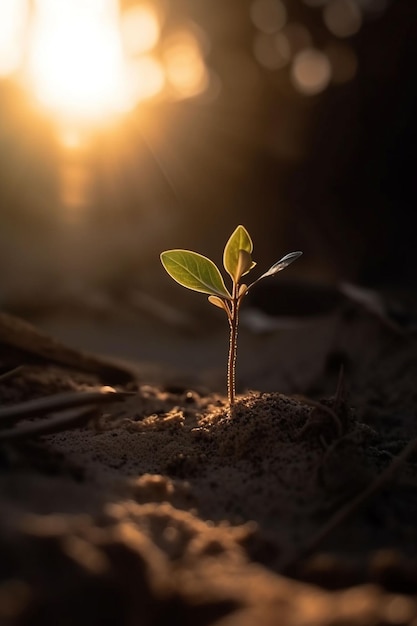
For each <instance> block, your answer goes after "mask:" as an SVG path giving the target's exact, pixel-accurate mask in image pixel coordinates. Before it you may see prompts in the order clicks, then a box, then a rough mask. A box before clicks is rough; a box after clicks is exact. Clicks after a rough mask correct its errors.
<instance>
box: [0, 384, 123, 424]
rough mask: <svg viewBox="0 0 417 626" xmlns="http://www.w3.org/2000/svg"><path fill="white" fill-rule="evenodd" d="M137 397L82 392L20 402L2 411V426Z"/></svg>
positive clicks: (114, 393) (118, 392)
mask: <svg viewBox="0 0 417 626" xmlns="http://www.w3.org/2000/svg"><path fill="white" fill-rule="evenodd" d="M131 395H135V393H134V392H125V391H123V392H122V391H108V390H107V389H104V390H102V391H81V392H65V393H58V394H56V395H53V396H48V397H46V398H37V399H36V400H28V401H27V402H20V403H19V404H13V405H11V406H6V407H3V408H2V409H0V425H1V426H9V425H11V424H14V423H15V422H18V421H20V420H22V419H26V418H29V417H35V416H37V415H45V414H48V413H56V412H58V411H63V410H65V409H70V408H74V407H80V406H88V405H91V404H101V403H105V402H117V401H118V400H121V399H124V398H126V397H128V396H131Z"/></svg>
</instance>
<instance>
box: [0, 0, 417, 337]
mask: <svg viewBox="0 0 417 626" xmlns="http://www.w3.org/2000/svg"><path fill="white" fill-rule="evenodd" d="M416 59H417V3H416V2H415V1H414V0H395V1H393V0H155V1H151V0H143V1H136V0H1V1H0V303H1V306H2V308H3V309H5V310H10V311H15V312H22V311H23V312H25V311H32V313H33V312H36V311H39V310H41V309H46V308H48V307H54V306H56V305H58V304H59V303H60V302H61V303H62V302H66V303H67V304H68V302H71V303H72V305H74V302H76V301H82V300H83V301H89V302H90V305H91V306H93V305H92V304H91V302H92V301H94V306H95V307H96V308H97V309H100V307H102V308H103V309H104V308H105V307H106V306H107V303H108V298H109V297H110V296H111V299H112V301H113V302H116V301H117V303H118V306H121V305H122V303H123V302H124V301H126V300H127V299H129V298H130V300H129V301H130V302H133V301H135V303H136V306H137V307H139V308H140V309H141V310H147V311H150V312H151V314H155V315H157V316H159V317H160V318H161V319H163V320H164V319H165V320H166V321H167V322H168V321H172V320H174V323H177V324H178V325H179V326H181V324H183V325H187V317H186V315H185V316H183V317H181V316H182V315H183V312H180V311H179V310H178V311H177V309H176V307H175V306H172V304H173V302H174V304H175V299H176V298H177V297H178V298H179V297H180V296H179V291H180V288H179V287H178V286H176V285H174V284H172V285H171V282H170V279H169V278H168V277H167V276H166V275H164V272H163V270H162V268H161V266H160V263H159V253H160V251H161V250H163V249H165V248H172V247H186V248H191V249H194V250H198V251H200V252H202V253H204V254H206V255H208V256H211V257H212V258H213V259H214V260H215V261H217V262H219V263H220V262H221V255H222V250H223V246H224V243H225V241H226V240H227V238H228V236H229V234H230V233H231V231H232V230H233V229H234V227H235V226H236V225H237V224H239V223H242V224H244V225H245V226H246V227H247V228H248V230H249V232H250V233H251V235H252V237H253V240H254V242H255V253H254V257H255V259H256V260H257V261H258V265H259V266H260V267H261V268H266V267H268V266H269V265H270V264H271V263H272V262H274V261H275V260H276V259H277V258H279V257H280V256H282V255H283V254H285V253H286V252H289V251H290V250H293V249H300V250H303V251H304V256H303V257H302V260H301V261H298V262H297V263H296V264H294V266H292V268H291V272H292V277H298V278H300V279H302V280H307V281H310V282H311V281H313V282H316V283H320V284H322V283H324V284H329V283H330V284H334V283H337V282H338V281H342V280H344V281H351V282H354V283H357V284H359V285H363V286H367V287H373V288H379V287H381V286H394V287H401V288H414V287H415V286H416V272H415V263H414V258H413V252H414V247H415V233H414V230H413V224H414V220H413V217H414V216H413V214H414V211H415V206H416V200H417V182H416V181H417V175H416V128H417V126H416V104H417V102H416V100H417V73H416V70H415V60H416ZM289 271H290V270H288V272H289ZM133 293H134V294H135V296H134V298H133V296H132V294H133ZM109 294H110V296H109ZM188 296H190V299H189V300H188V299H187V298H188ZM181 297H182V296H181ZM184 297H185V298H186V300H185V302H186V308H187V307H188V303H190V306H193V304H192V303H193V302H194V300H193V299H194V298H197V296H196V295H194V294H187V296H184ZM77 298H78V300H77ZM164 299H165V304H163V301H164ZM173 299H174V300H173ZM167 300H168V303H167ZM168 305H169V306H168ZM204 306H205V304H204ZM216 313H218V312H216Z"/></svg>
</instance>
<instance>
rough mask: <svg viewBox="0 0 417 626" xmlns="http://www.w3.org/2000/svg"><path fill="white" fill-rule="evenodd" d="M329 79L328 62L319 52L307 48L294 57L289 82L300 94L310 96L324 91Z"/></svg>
mask: <svg viewBox="0 0 417 626" xmlns="http://www.w3.org/2000/svg"><path fill="white" fill-rule="evenodd" d="M331 77H332V69H331V65H330V61H329V59H328V57H327V55H326V54H324V53H323V52H320V50H316V49H315V48H307V49H305V50H302V51H301V52H299V53H298V54H297V55H296V56H295V57H294V60H293V64H292V67H291V80H292V82H293V85H294V87H295V88H296V89H297V90H298V91H299V92H300V93H302V94H304V95H308V96H311V95H315V94H318V93H320V92H322V91H324V89H326V87H327V86H328V85H329V83H330V80H331Z"/></svg>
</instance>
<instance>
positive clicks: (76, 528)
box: [0, 294, 417, 626]
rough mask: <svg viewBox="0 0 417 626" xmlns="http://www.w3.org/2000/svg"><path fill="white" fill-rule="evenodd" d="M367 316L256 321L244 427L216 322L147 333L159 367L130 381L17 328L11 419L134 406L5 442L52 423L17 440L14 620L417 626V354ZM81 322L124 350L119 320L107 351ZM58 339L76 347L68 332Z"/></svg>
mask: <svg viewBox="0 0 417 626" xmlns="http://www.w3.org/2000/svg"><path fill="white" fill-rule="evenodd" d="M333 295H334V294H333ZM323 297H324V296H323V294H321V296H320V298H319V299H320V300H321V301H323ZM310 301H311V296H310ZM371 308H372V307H371ZM368 309H369V307H368V306H366V307H363V306H359V305H358V304H357V303H352V302H351V301H350V300H347V299H344V298H341V297H340V294H338V295H337V297H336V296H335V297H333V298H330V300H329V303H328V306H327V307H325V308H324V310H320V311H314V312H313V313H314V315H313V314H312V315H311V316H310V317H309V316H307V319H306V320H304V322H303V323H301V324H295V325H293V327H292V328H291V330H290V331H288V330H287V331H285V332H284V331H283V330H269V331H268V332H267V333H263V334H255V333H253V332H252V331H250V330H248V328H246V329H245V327H244V324H242V332H241V346H240V348H241V353H240V355H239V356H240V357H241V358H240V361H239V381H240V391H241V392H242V393H241V394H240V395H239V397H238V402H237V405H236V407H235V410H234V413H233V415H231V414H230V412H229V410H228V407H227V403H226V399H225V397H224V396H223V395H222V394H221V393H220V391H221V389H222V385H223V373H224V372H223V370H222V368H221V367H218V365H219V364H218V363H217V362H216V361H215V360H213V362H211V361H210V359H211V356H210V355H212V354H214V352H216V350H217V348H218V346H220V344H221V341H224V329H223V328H222V329H221V330H220V328H219V329H218V328H217V326H216V322H215V323H213V326H210V325H208V326H207V327H206V328H207V329H208V330H207V331H206V333H205V334H204V335H203V336H200V337H199V336H198V334H196V335H195V336H194V335H193V336H191V337H185V338H184V337H181V336H179V335H178V332H177V331H175V332H174V330H172V329H171V330H169V329H167V326H166V324H165V325H160V326H159V327H158V323H157V322H155V321H153V322H152V323H151V322H149V318H147V320H148V321H147V322H146V320H144V321H143V324H142V325H141V329H142V335H141V336H139V337H136V338H135V340H134V341H133V340H131V341H132V345H133V344H134V345H138V344H139V345H140V346H141V347H142V350H143V352H142V355H144V359H143V361H140V359H135V366H134V367H131V364H129V367H125V365H123V366H121V369H120V370H118V368H117V366H116V365H115V366H114V368H112V367H110V365H109V364H108V363H107V364H104V365H103V363H102V362H101V361H100V359H98V360H97V361H95V360H94V359H93V360H91V359H90V360H89V359H87V360H86V359H85V357H84V356H83V357H80V358H79V360H78V361H77V358H78V357H79V355H78V353H77V351H76V350H74V352H73V353H70V354H68V353H66V352H65V348H64V347H62V346H59V345H58V346H55V347H54V350H52V349H51V347H50V346H49V349H45V345H44V343H43V342H44V341H45V338H41V340H39V338H38V339H37V340H36V341H37V342H38V343H36V341H35V340H34V336H36V333H35V334H32V335H31V333H30V331H28V329H26V331H27V333H26V334H25V333H24V332H23V331H22V329H21V328H20V329H19V332H16V333H15V335H16V337H19V339H18V340H17V339H16V337H15V338H14V339H10V337H12V336H13V333H12V332H10V323H11V322H10V319H6V318H5V319H3V321H2V323H3V326H4V325H5V326H6V327H7V326H8V325H9V326H8V327H7V328H6V331H5V332H4V333H2V334H1V335H0V340H1V341H2V343H1V352H0V355H1V361H2V369H3V370H4V371H7V370H9V369H10V368H11V367H13V366H16V365H21V366H22V365H23V367H21V368H20V369H19V370H16V371H15V372H14V374H13V373H12V374H11V375H8V376H6V377H4V378H2V379H0V394H1V402H2V406H3V407H11V406H13V405H14V404H16V403H17V402H21V401H25V400H29V399H34V398H44V397H46V396H49V395H51V394H55V393H58V392H63V391H72V392H79V391H91V390H98V389H100V388H101V386H102V385H103V384H111V385H112V386H113V388H114V389H116V390H123V391H126V390H128V391H130V392H133V393H132V395H131V396H128V397H127V398H126V399H124V400H120V401H117V402H113V403H110V404H108V403H106V404H105V405H103V406H101V405H100V406H99V407H98V408H97V411H96V413H95V414H94V416H93V419H91V420H90V422H89V423H88V424H86V425H85V426H81V427H78V428H73V429H67V430H64V431H62V432H58V433H56V434H51V435H47V436H43V437H37V438H34V437H28V436H26V437H22V438H21V439H19V440H10V438H9V435H8V434H6V435H4V433H13V432H15V431H16V429H19V428H23V429H25V428H27V427H28V425H31V424H34V423H36V424H40V423H41V422H42V423H47V421H48V420H50V419H51V418H50V417H38V418H36V420H35V419H32V420H26V421H23V422H20V423H18V424H15V425H14V426H10V425H9V426H6V425H4V426H3V427H2V428H1V430H0V511H1V515H0V554H1V559H0V578H1V583H0V624H2V625H3V624H5V625H7V626H17V625H19V626H20V625H23V626H26V625H32V624H34V625H38V624H39V625H41V624H42V625H44V624H45V625H49V624H51V625H54V626H56V625H61V624H62V625H72V624H77V626H80V625H81V626H82V625H83V624H86V625H87V624H88V625H89V626H94V625H97V626H99V625H100V626H101V625H104V624H109V625H117V626H119V625H120V626H124V625H131V624H132V625H133V624H146V625H148V624H149V625H158V626H162V625H164V624H172V623H179V624H185V625H187V624H190V625H191V624H193V625H196V626H199V625H206V624H207V625H209V624H210V625H212V624H213V625H214V624H215V625H216V626H252V625H253V624H258V625H259V626H269V625H273V624H280V625H284V626H286V625H293V624H294V625H297V626H300V625H301V626H302V625H306V626H307V625H308V626H313V625H316V624H317V626H319V625H320V626H323V625H326V624H329V625H330V624H332V625H342V624H343V625H349V624H357V625H358V626H359V625H364V626H367V625H368V624H369V625H371V624H372V625H378V624H380V625H385V624H393V625H394V624H395V625H401V624H417V601H416V595H415V594H416V592H417V565H416V563H417V560H416V556H417V554H416V553H417V524H416V519H417V452H416V451H415V450H413V449H411V447H410V442H412V441H413V439H414V438H415V437H417V416H416V410H417V391H416V387H415V381H416V379H417V341H416V336H415V334H414V331H413V330H412V329H411V330H410V324H409V322H410V320H407V327H405V325H404V324H403V323H402V325H401V326H398V315H397V317H396V318H395V320H394V318H393V317H390V316H389V315H385V314H384V315H382V316H381V314H380V313H377V312H375V311H374V312H370V311H369V310H368ZM213 319H216V318H213ZM270 321H271V320H270ZM401 321H402V322H403V321H404V320H403V318H402V320H401ZM146 323H147V324H148V326H146ZM83 324H84V333H85V335H84V337H85V339H84V340H83V342H82V343H83V346H85V347H87V348H89V349H92V348H94V345H93V344H94V343H95V342H96V343H99V345H100V347H101V348H102V349H101V352H103V353H104V352H108V353H110V352H112V350H111V346H109V342H111V341H114V342H116V339H115V334H114V333H113V334H112V333H110V330H109V329H110V327H111V325H110V323H109V322H108V321H107V322H103V320H101V324H102V326H103V327H104V331H103V333H102V338H103V337H107V339H102V343H100V342H99V339H100V334H99V332H98V330H97V329H98V328H99V327H100V324H97V323H96V324H94V322H91V321H90V322H83ZM106 324H107V326H106ZM41 325H43V327H44V328H45V329H47V330H49V331H51V330H53V332H54V335H55V336H57V335H58V336H61V338H63V339H70V338H69V337H68V329H69V328H70V326H69V324H68V322H67V321H66V320H65V319H64V318H62V317H61V318H60V319H58V318H56V317H54V319H53V320H52V318H50V319H47V318H44V319H43V321H42V324H41ZM71 328H73V327H71ZM88 328H90V329H94V330H91V332H88V333H87V332H86V329H88ZM112 328H113V330H114V327H112ZM123 328H124V330H123V331H121V332H120V333H119V336H118V337H119V340H120V341H121V338H123V332H124V333H125V334H126V341H127V337H128V330H126V328H127V329H129V324H128V323H125V324H124V325H123ZM26 331H25V332H26ZM72 332H75V331H72ZM77 337H78V341H79V342H81V341H82V334H80V333H79V334H78V335H77ZM156 337H158V338H159V341H160V352H159V353H158V351H156V353H155V354H156V358H158V355H159V356H160V357H161V363H162V361H163V354H164V351H165V354H167V355H168V356H169V359H167V361H166V363H165V366H164V367H162V366H158V364H157V361H154V363H153V364H152V363H150V361H149V355H151V352H149V353H147V352H146V350H147V342H148V343H150V342H151V341H152V339H153V341H154V351H155V341H156V339H155V338H156ZM106 341H107V343H106ZM70 343H71V341H70ZM74 343H75V342H74V341H73V342H72V344H73V345H74ZM17 344H19V345H17ZM42 345H43V346H44V347H43V349H42ZM223 352H224V346H223ZM129 356H132V357H133V356H135V357H136V356H138V355H129ZM222 356H224V355H223V354H222V355H221V357H222ZM175 358H177V361H176V360H175ZM205 358H206V360H204V359H205ZM132 362H133V359H132ZM219 362H220V361H219ZM204 364H206V367H204ZM180 365H181V367H180ZM341 365H343V370H344V376H343V377H342V379H340V377H339V374H340V366H341ZM116 379H117V380H116ZM338 380H339V384H338ZM121 381H122V382H121ZM340 381H341V382H340ZM245 387H246V388H252V389H254V390H255V391H251V392H245V391H244V388H245ZM277 390H279V392H278V391H277ZM1 437H3V441H1ZM407 446H409V448H408V450H409V454H408V455H407V457H406V458H405V459H404V461H403V462H402V463H401V464H398V467H396V471H390V470H389V469H388V468H390V467H392V463H395V459H396V458H397V457H398V455H400V454H401V453H402V451H403V450H404V449H406V447H407ZM416 447H417V446H416ZM381 477H382V480H381ZM378 481H379V484H378ZM374 487H375V488H374ZM361 494H362V495H363V498H362V501H359V500H358V496H359V499H360V496H361Z"/></svg>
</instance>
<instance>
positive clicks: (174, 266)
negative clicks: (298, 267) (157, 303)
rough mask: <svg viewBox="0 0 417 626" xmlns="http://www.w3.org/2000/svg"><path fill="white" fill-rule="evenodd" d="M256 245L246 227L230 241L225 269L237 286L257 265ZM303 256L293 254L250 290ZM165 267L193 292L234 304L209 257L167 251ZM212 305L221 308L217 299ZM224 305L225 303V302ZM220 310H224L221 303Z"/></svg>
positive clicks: (233, 235)
mask: <svg viewBox="0 0 417 626" xmlns="http://www.w3.org/2000/svg"><path fill="white" fill-rule="evenodd" d="M252 250H253V243H252V239H251V238H250V235H249V233H248V231H247V230H246V228H245V227H244V226H238V227H237V228H236V229H235V230H234V232H233V233H232V234H231V236H230V237H229V240H228V242H227V243H226V246H225V248H224V252H223V265H224V267H225V269H226V271H227V273H228V274H229V275H230V276H231V278H232V280H233V282H234V284H239V281H240V279H241V278H242V276H244V275H245V274H247V273H248V272H249V271H250V270H251V269H252V268H253V267H255V265H256V263H255V262H254V261H252V256H251V253H252ZM301 254H302V253H301V252H291V253H290V254H287V255H286V256H284V257H283V258H282V259H280V260H279V261H277V262H276V263H274V265H272V266H271V267H270V268H269V270H268V271H267V272H265V273H264V274H262V276H260V277H259V278H258V279H257V280H256V281H255V282H253V283H252V284H251V285H249V287H247V288H246V289H245V291H244V293H247V291H248V289H249V288H250V287H252V286H253V285H254V284H255V283H257V282H258V281H260V280H261V279H262V278H266V277H267V276H274V275H275V274H277V273H278V272H280V271H281V270H283V269H284V268H286V267H287V266H288V265H289V264H290V263H292V262H293V261H295V259H297V258H298V257H299V256H300V255H301ZM161 261H162V265H163V266H164V268H165V269H166V271H167V272H168V274H169V275H170V276H171V278H173V279H174V280H175V281H176V282H177V283H179V284H180V285H182V286H183V287H187V288H188V289H192V290H193V291H199V292H201V293H207V294H209V295H210V296H214V297H218V298H220V299H225V300H232V296H231V294H230V293H229V291H228V289H227V288H226V285H225V284H224V280H223V277H222V275H221V274H220V271H219V269H218V267H217V266H216V265H215V264H214V263H213V261H211V260H210V259H208V258H207V257H205V256H203V255H201V254H198V253H197V252H192V251H191V250H167V251H165V252H162V254H161ZM209 299H210V301H211V302H212V304H217V301H216V302H215V301H214V300H215V298H209ZM221 301H222V300H221ZM217 306H222V305H221V304H220V303H218V304H217Z"/></svg>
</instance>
